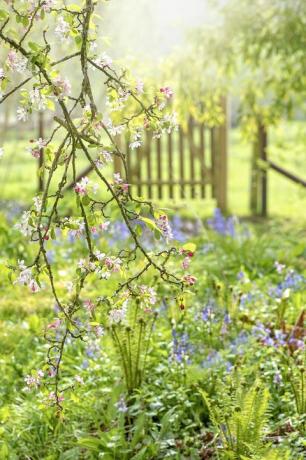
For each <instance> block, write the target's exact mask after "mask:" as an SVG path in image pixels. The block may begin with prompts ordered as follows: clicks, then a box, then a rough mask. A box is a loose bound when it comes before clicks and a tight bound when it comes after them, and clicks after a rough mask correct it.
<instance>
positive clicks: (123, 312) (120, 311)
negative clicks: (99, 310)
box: [108, 299, 128, 324]
mask: <svg viewBox="0 0 306 460" xmlns="http://www.w3.org/2000/svg"><path fill="white" fill-rule="evenodd" d="M127 310H128V299H126V300H124V302H123V303H122V305H121V307H120V308H113V309H112V310H111V311H110V312H109V314H108V320H109V322H110V324H119V323H124V322H125V320H126V316H127Z"/></svg>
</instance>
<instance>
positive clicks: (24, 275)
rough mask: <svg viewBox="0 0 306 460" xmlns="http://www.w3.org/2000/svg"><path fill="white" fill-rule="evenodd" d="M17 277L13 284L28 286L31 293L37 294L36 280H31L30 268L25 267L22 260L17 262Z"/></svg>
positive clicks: (38, 288)
mask: <svg viewBox="0 0 306 460" xmlns="http://www.w3.org/2000/svg"><path fill="white" fill-rule="evenodd" d="M18 269H19V276H18V278H17V279H16V281H15V282H14V284H20V285H23V286H28V288H29V289H30V291H31V292H32V293H35V292H38V291H39V290H40V287H39V285H38V283H37V282H36V280H35V279H34V278H33V273H32V271H33V270H32V267H27V266H26V265H25V263H24V260H19V261H18Z"/></svg>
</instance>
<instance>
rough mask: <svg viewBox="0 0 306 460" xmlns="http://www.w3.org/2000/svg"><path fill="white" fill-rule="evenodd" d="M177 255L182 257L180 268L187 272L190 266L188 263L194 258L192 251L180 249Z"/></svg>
mask: <svg viewBox="0 0 306 460" xmlns="http://www.w3.org/2000/svg"><path fill="white" fill-rule="evenodd" d="M179 253H180V254H181V255H183V256H184V260H183V262H182V268H183V269H184V270H187V268H189V266H190V262H191V259H192V257H193V256H194V253H193V252H192V251H190V250H188V249H184V248H181V249H180V250H179Z"/></svg>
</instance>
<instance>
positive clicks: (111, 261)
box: [78, 251, 122, 279]
mask: <svg viewBox="0 0 306 460" xmlns="http://www.w3.org/2000/svg"><path fill="white" fill-rule="evenodd" d="M95 256H96V258H97V261H98V264H97V263H95V262H92V261H90V260H87V259H80V260H79V262H78V268H79V269H80V270H81V272H82V273H86V272H89V273H95V274H96V275H97V276H98V277H99V278H100V279H109V278H110V276H111V274H112V273H118V272H119V271H120V270H121V265H122V260H121V259H119V257H113V256H107V257H106V255H105V254H103V253H101V252H99V251H96V252H95Z"/></svg>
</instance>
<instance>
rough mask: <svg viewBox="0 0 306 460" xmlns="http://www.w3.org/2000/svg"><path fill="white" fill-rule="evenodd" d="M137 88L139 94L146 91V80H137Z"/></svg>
mask: <svg viewBox="0 0 306 460" xmlns="http://www.w3.org/2000/svg"><path fill="white" fill-rule="evenodd" d="M135 90H136V93H137V94H143V92H144V82H143V81H142V80H139V79H138V80H137V82H136V86H135Z"/></svg>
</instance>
